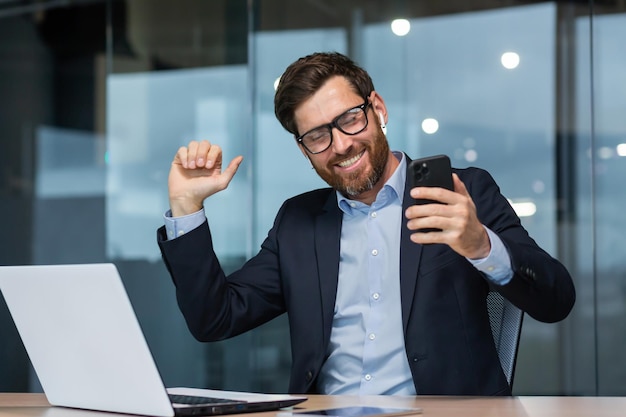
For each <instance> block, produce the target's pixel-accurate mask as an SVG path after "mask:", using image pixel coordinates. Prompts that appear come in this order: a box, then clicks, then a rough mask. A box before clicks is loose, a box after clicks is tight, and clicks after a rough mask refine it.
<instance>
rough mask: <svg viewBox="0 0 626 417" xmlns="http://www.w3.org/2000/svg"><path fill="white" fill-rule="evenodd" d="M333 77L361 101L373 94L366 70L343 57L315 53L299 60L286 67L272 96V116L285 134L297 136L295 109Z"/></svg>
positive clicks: (333, 53)
mask: <svg viewBox="0 0 626 417" xmlns="http://www.w3.org/2000/svg"><path fill="white" fill-rule="evenodd" d="M334 76H342V77H344V78H345V79H346V80H348V82H349V83H350V85H351V86H352V87H353V88H354V91H355V92H356V93H357V94H359V95H360V96H361V97H363V98H364V99H365V98H367V96H369V94H370V93H371V92H372V91H374V83H373V82H372V79H371V78H370V76H369V74H368V73H367V71H365V70H364V69H363V68H361V67H359V66H358V65H356V64H355V63H354V61H352V60H351V59H350V58H348V57H347V56H345V55H342V54H340V53H338V52H317V53H314V54H311V55H307V56H305V57H302V58H300V59H298V60H297V61H295V62H294V63H292V64H291V65H289V66H288V67H287V69H286V70H285V72H284V73H283V75H282V76H281V77H280V82H279V84H278V88H277V89H276V95H275V96H274V113H275V114H276V118H277V119H278V121H279V122H280V124H281V125H283V127H284V128H285V129H286V130H287V131H288V132H290V133H293V134H294V136H298V128H297V126H296V122H295V120H294V113H295V110H296V108H297V107H298V106H299V105H300V104H301V103H302V102H304V101H306V100H307V99H308V98H310V97H311V96H312V95H313V94H315V93H316V92H317V90H319V89H320V87H322V85H324V83H325V82H326V81H328V79H330V78H332V77H334Z"/></svg>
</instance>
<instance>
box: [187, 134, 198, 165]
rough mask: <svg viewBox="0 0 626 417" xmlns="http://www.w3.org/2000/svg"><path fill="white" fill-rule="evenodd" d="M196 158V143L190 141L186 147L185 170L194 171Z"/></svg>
mask: <svg viewBox="0 0 626 417" xmlns="http://www.w3.org/2000/svg"><path fill="white" fill-rule="evenodd" d="M197 156H198V142H196V141H195V140H192V141H191V142H189V144H188V145H187V168H190V169H194V168H195V167H196V158H197Z"/></svg>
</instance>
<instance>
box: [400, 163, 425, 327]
mask: <svg viewBox="0 0 626 417" xmlns="http://www.w3.org/2000/svg"><path fill="white" fill-rule="evenodd" d="M405 158H406V160H407V174H406V178H407V179H406V181H405V183H404V184H405V185H404V196H403V198H402V231H401V232H400V301H401V304H402V326H403V328H404V332H405V334H406V329H407V325H408V323H409V316H410V313H411V308H412V307H413V300H415V298H416V297H415V296H414V295H415V286H416V284H417V271H418V269H419V265H420V260H421V258H422V249H423V246H422V245H419V244H416V243H413V242H412V241H411V239H410V238H409V236H410V235H411V231H410V230H409V229H408V228H407V226H406V222H407V220H406V217H404V212H405V210H406V209H407V208H408V207H409V206H410V205H411V204H413V199H412V198H411V195H410V194H409V193H410V191H411V190H410V185H409V178H410V173H409V172H408V166H409V162H411V159H409V157H408V156H407V155H406V154H405Z"/></svg>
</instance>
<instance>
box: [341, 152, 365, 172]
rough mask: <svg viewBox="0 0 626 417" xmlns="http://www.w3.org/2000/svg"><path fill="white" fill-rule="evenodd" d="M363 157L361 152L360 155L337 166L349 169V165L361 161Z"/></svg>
mask: <svg viewBox="0 0 626 417" xmlns="http://www.w3.org/2000/svg"><path fill="white" fill-rule="evenodd" d="M362 156H363V152H361V153H360V154H358V155H356V156H354V157H352V158H350V159H347V160H345V161H342V162H339V163H338V164H337V165H339V166H340V167H342V168H346V167H349V166H350V165H352V164H354V163H355V162H356V161H358V160H359V159H361V157H362Z"/></svg>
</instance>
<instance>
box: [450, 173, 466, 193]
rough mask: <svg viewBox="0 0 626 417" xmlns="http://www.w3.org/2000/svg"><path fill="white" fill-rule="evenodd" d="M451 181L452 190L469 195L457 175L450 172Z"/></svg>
mask: <svg viewBox="0 0 626 417" xmlns="http://www.w3.org/2000/svg"><path fill="white" fill-rule="evenodd" d="M452 181H453V183H454V191H455V192H457V193H459V194H463V195H464V196H467V197H469V192H468V191H467V187H465V183H464V182H463V181H461V179H460V178H459V176H458V175H456V174H452Z"/></svg>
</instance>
